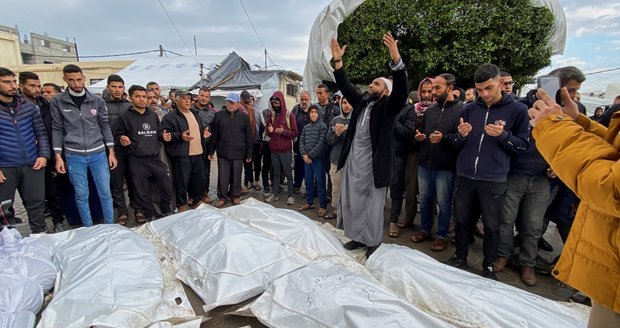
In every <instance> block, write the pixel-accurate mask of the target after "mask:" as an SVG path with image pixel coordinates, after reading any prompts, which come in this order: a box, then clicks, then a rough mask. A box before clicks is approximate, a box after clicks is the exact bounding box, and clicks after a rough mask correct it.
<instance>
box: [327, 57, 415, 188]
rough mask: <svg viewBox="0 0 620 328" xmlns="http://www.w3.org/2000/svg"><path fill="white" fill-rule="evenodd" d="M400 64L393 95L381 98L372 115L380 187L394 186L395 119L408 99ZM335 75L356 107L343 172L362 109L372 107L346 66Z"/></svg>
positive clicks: (374, 163) (341, 163)
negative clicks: (351, 77)
mask: <svg viewBox="0 0 620 328" xmlns="http://www.w3.org/2000/svg"><path fill="white" fill-rule="evenodd" d="M391 64H393V63H391ZM397 64H400V65H402V69H399V70H393V77H394V83H393V88H392V94H391V95H390V96H388V97H381V98H380V99H379V100H378V101H377V102H376V103H374V105H373V110H372V112H371V114H370V140H371V145H372V167H373V177H374V181H375V187H376V188H382V187H388V186H390V185H392V161H393V157H394V150H393V148H392V141H393V139H394V135H393V134H392V126H393V125H394V118H395V117H396V115H397V114H398V113H399V112H400V110H401V109H402V108H403V106H404V105H405V101H406V100H407V70H406V69H405V67H404V63H402V60H401V62H399V63H397ZM334 76H335V77H336V83H338V87H339V89H340V91H341V92H342V95H343V97H344V98H346V99H347V100H348V101H349V103H350V104H351V105H352V106H353V111H352V112H351V114H350V115H351V121H350V122H349V128H348V131H347V135H346V137H345V140H344V144H343V147H342V154H341V155H340V159H339V161H338V169H341V168H342V167H344V164H345V163H346V162H347V157H348V156H349V152H350V151H351V145H352V144H353V138H355V130H356V127H357V120H358V119H359V116H360V113H361V112H362V110H363V109H364V108H366V106H368V103H369V101H368V100H366V99H363V97H364V95H363V94H361V93H359V91H358V90H357V88H356V87H355V86H354V85H353V84H352V83H351V81H349V78H348V77H347V75H346V73H345V70H344V67H343V68H340V69H337V70H335V71H334Z"/></svg>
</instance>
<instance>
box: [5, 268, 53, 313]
mask: <svg viewBox="0 0 620 328" xmlns="http://www.w3.org/2000/svg"><path fill="white" fill-rule="evenodd" d="M0 281H2V288H0V312H32V313H37V312H39V310H40V309H41V306H42V305H43V290H42V289H41V286H40V285H39V284H38V283H37V282H36V281H34V280H32V279H28V278H26V277H19V276H17V275H14V274H0Z"/></svg>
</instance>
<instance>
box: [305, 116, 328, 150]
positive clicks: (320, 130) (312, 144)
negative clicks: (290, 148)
mask: <svg viewBox="0 0 620 328" xmlns="http://www.w3.org/2000/svg"><path fill="white" fill-rule="evenodd" d="M327 146H328V145H327V125H325V123H323V122H321V121H316V122H310V124H308V125H306V126H305V128H304V131H303V132H302V133H301V137H299V151H300V152H301V155H302V156H303V155H308V157H310V158H311V159H317V158H323V157H324V156H325V153H326V151H327Z"/></svg>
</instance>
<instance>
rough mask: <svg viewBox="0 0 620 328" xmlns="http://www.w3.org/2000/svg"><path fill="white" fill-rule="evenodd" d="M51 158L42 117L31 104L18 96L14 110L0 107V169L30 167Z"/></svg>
mask: <svg viewBox="0 0 620 328" xmlns="http://www.w3.org/2000/svg"><path fill="white" fill-rule="evenodd" d="M37 157H45V158H49V157H50V148H49V140H48V138H47V131H46V130H45V125H44V124H43V119H42V118H41V114H40V113H39V111H38V110H37V108H36V106H35V105H34V104H33V103H31V102H30V101H28V100H26V99H24V98H22V97H17V102H16V106H15V108H14V109H12V110H11V109H9V108H6V107H4V106H2V105H0V167H17V166H24V165H33V164H34V163H35V162H36V160H37Z"/></svg>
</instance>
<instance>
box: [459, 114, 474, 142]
mask: <svg viewBox="0 0 620 328" xmlns="http://www.w3.org/2000/svg"><path fill="white" fill-rule="evenodd" d="M458 130H459V134H460V135H461V137H463V138H465V137H467V135H468V134H469V133H470V132H471V124H469V123H467V122H465V121H464V120H463V118H462V117H461V118H460V119H459V127H458Z"/></svg>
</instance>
